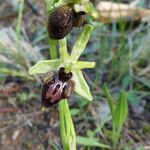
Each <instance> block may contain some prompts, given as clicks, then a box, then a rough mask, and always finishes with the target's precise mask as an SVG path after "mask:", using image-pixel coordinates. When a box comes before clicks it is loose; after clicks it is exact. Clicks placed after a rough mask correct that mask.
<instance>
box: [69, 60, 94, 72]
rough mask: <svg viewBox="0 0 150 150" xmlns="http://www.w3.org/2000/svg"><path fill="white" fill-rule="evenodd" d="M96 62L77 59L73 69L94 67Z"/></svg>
mask: <svg viewBox="0 0 150 150" xmlns="http://www.w3.org/2000/svg"><path fill="white" fill-rule="evenodd" d="M94 67H95V62H88V61H77V62H76V63H75V64H74V65H73V67H72V70H80V69H85V68H94Z"/></svg>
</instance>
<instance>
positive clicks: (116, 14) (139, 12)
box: [96, 1, 150, 22]
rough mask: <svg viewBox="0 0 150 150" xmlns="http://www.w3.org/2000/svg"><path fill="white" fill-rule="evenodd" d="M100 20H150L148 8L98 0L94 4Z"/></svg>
mask: <svg viewBox="0 0 150 150" xmlns="http://www.w3.org/2000/svg"><path fill="white" fill-rule="evenodd" d="M96 9H97V10H98V11H99V13H100V21H101V22H119V21H121V20H126V21H135V20H137V21H150V10H148V9H144V8H140V7H134V6H131V5H129V4H123V3H115V2H108V1H100V2H99V3H98V4H97V5H96Z"/></svg>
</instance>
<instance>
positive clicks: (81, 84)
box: [73, 70, 93, 101]
mask: <svg viewBox="0 0 150 150" xmlns="http://www.w3.org/2000/svg"><path fill="white" fill-rule="evenodd" d="M73 80H74V81H75V84H76V85H75V92H76V93H77V94H78V95H80V96H82V97H84V98H85V99H88V100H90V101H92V100H93V97H92V95H91V93H90V89H89V86H88V84H87V83H86V81H85V79H84V77H83V74H82V71H81V70H78V71H74V72H73Z"/></svg>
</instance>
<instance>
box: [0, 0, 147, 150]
mask: <svg viewBox="0 0 150 150" xmlns="http://www.w3.org/2000/svg"><path fill="white" fill-rule="evenodd" d="M117 2H124V3H128V4H129V3H130V4H133V3H135V2H136V5H137V6H140V7H143V8H147V9H149V8H150V3H149V1H147V0H143V1H137V0H136V1H129V0H124V1H117ZM93 3H94V4H95V5H96V1H93ZM22 13H23V14H22ZM18 14H19V15H18ZM45 20H46V8H45V3H44V1H43V0H36V1H35V0H32V1H29V0H26V1H23V0H21V1H20V3H18V1H15V0H14V1H9V0H4V1H3V0H2V1H0V147H1V149H2V150H14V149H16V150H17V149H18V150H20V149H23V150H24V149H25V150H26V149H37V150H42V149H46V150H47V149H62V143H61V140H60V132H59V117H58V107H57V105H56V107H53V108H51V109H50V111H48V112H44V113H43V112H41V109H40V92H41V88H42V87H41V83H40V78H39V77H38V76H36V77H35V78H34V77H31V76H30V75H29V74H28V68H29V67H31V66H32V65H33V64H35V63H36V62H37V61H39V60H43V59H49V58H50V56H49V51H48V49H49V45H48V40H47V39H48V37H47V31H46V26H45ZM93 25H94V31H93V33H92V36H91V38H90V41H89V43H88V45H87V47H86V50H85V51H84V53H83V54H82V57H81V58H80V60H88V61H95V62H96V67H95V68H94V69H92V70H91V69H90V70H84V76H85V78H86V79H87V82H88V84H89V86H90V89H91V93H92V94H93V96H94V100H93V101H92V102H89V101H86V100H85V99H83V98H81V97H79V96H77V95H73V96H72V98H70V99H69V100H68V102H69V106H70V111H71V115H72V118H73V122H74V126H75V130H76V135H77V149H101V147H103V145H101V143H103V144H106V145H113V144H114V143H115V144H117V142H116V141H115V140H117V136H116V135H113V132H112V131H113V125H114V123H113V122H115V121H114V120H115V119H113V115H112V113H111V107H112V106H116V105H117V104H118V101H117V100H118V99H119V97H120V98H122V96H123V97H124V96H125V97H126V99H127V100H128V103H129V107H128V108H129V113H128V118H127V119H126V122H125V124H124V126H123V128H122V125H121V130H119V129H118V130H119V137H118V138H119V144H118V145H117V148H118V149H128V150H130V149H150V147H149V145H150V124H149V123H150V101H149V96H150V92H149V87H150V81H149V78H150V66H149V56H150V43H149V40H150V23H149V22H148V21H147V22H142V21H134V20H132V21H126V20H125V21H120V22H117V23H115V22H113V21H111V22H110V23H104V22H93ZM81 30H82V28H80V29H73V30H72V32H71V33H70V34H69V35H68V36H67V40H68V45H67V47H68V50H69V51H70V50H71V48H72V45H73V43H74V41H75V39H76V37H77V35H78V34H79V33H80V32H81ZM105 83H106V84H107V85H106V84H105ZM122 90H124V91H125V92H123V93H122V92H121V91H122ZM107 102H108V103H107ZM111 103H112V104H111ZM118 105H119V104H118ZM119 108H121V106H120V107H119ZM123 108H124V107H123ZM123 108H122V109H120V113H118V114H124V113H121V111H122V110H123ZM125 111H126V110H125ZM117 112H118V111H117ZM110 114H111V115H110ZM122 117H123V116H122ZM123 118H124V117H123ZM125 118H126V116H125ZM83 137H84V138H83Z"/></svg>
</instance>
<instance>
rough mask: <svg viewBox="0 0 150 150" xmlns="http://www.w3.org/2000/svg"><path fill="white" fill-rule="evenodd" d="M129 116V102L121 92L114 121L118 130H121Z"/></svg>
mask: <svg viewBox="0 0 150 150" xmlns="http://www.w3.org/2000/svg"><path fill="white" fill-rule="evenodd" d="M127 115H128V101H127V98H126V94H125V92H123V91H122V92H121V93H120V95H119V100H118V103H117V106H116V107H115V110H114V121H115V124H116V127H117V128H118V130H121V128H122V126H123V123H124V121H125V120H126V118H127Z"/></svg>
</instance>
